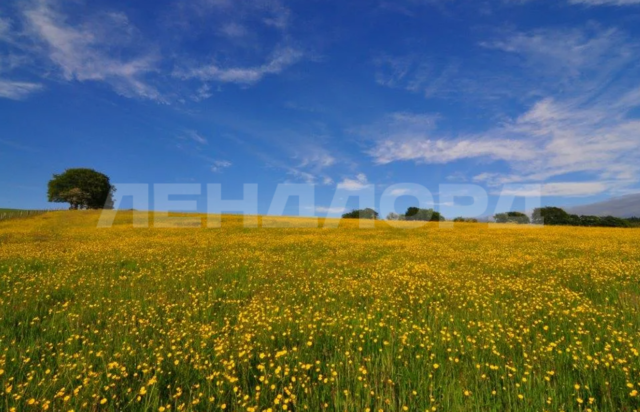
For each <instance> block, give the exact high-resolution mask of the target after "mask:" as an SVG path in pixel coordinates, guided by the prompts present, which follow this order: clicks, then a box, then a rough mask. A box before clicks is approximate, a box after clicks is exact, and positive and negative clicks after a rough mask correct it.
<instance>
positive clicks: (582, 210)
mask: <svg viewBox="0 0 640 412" xmlns="http://www.w3.org/2000/svg"><path fill="white" fill-rule="evenodd" d="M566 210H567V212H569V213H572V214H575V215H589V216H615V217H633V216H638V217H640V193H634V194H632V195H627V196H622V197H615V198H613V199H609V200H605V201H602V202H597V203H591V204H589V205H582V206H575V207H572V208H567V209H566Z"/></svg>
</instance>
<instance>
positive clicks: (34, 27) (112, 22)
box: [23, 0, 163, 101]
mask: <svg viewBox="0 0 640 412" xmlns="http://www.w3.org/2000/svg"><path fill="white" fill-rule="evenodd" d="M61 7H62V6H61V4H60V3H58V2H57V1H45V0H37V1H34V2H30V3H27V5H26V6H24V9H23V14H24V17H25V30H26V32H27V33H28V34H29V35H30V37H31V38H32V39H34V40H36V41H38V42H39V44H40V46H41V50H42V53H43V54H44V56H46V57H47V58H48V59H49V60H50V61H51V62H53V63H54V64H55V65H56V66H57V67H58V68H59V69H60V70H61V72H62V76H63V77H64V78H65V79H66V80H77V81H81V82H83V81H103V82H106V83H108V84H110V85H111V86H112V88H113V89H114V90H115V91H116V92H117V93H119V94H121V95H123V96H126V97H139V98H145V99H151V100H157V101H161V100H163V97H162V96H161V94H160V92H159V91H158V90H157V89H156V88H155V87H154V86H152V85H150V84H148V83H147V82H146V81H145V75H147V74H149V73H152V72H155V71H156V70H157V66H156V65H157V60H158V58H157V56H156V55H155V54H153V53H151V54H149V53H147V54H141V53H139V52H138V50H140V47H139V46H140V45H139V44H138V43H137V42H136V36H135V32H136V30H135V28H134V27H133V26H132V25H131V24H130V22H129V20H128V19H127V17H126V15H124V14H121V13H103V14H100V15H98V16H96V17H94V18H85V19H83V20H82V21H81V22H78V23H75V22H74V23H71V22H70V21H69V19H68V17H67V16H66V15H65V14H64V13H63V12H62V11H61ZM123 55H131V57H127V58H125V57H120V56H123Z"/></svg>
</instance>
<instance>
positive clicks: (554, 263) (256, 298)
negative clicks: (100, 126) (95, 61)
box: [0, 211, 640, 411]
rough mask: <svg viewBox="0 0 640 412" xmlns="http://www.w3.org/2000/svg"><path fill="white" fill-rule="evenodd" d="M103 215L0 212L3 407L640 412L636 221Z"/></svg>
mask: <svg viewBox="0 0 640 412" xmlns="http://www.w3.org/2000/svg"><path fill="white" fill-rule="evenodd" d="M98 214H99V212H85V211H83V212H57V213H51V214H46V215H42V216H37V217H34V218H32V219H26V220H20V221H7V222H0V245H1V247H0V348H4V350H3V351H2V352H0V388H2V389H4V391H2V395H0V409H2V410H9V409H10V408H11V407H16V408H17V410H30V409H29V408H42V407H44V406H48V407H49V410H63V409H64V410H70V409H75V410H85V409H88V410H114V411H115V410H127V411H139V410H149V411H157V410H160V408H168V407H169V406H170V407H171V410H177V409H179V408H183V410H202V411H204V410H221V408H222V407H223V405H224V407H225V408H226V410H227V411H229V410H243V411H247V410H251V408H254V407H256V408H257V409H256V410H267V409H268V408H273V410H283V409H284V408H283V405H286V406H287V410H309V411H320V410H336V411H337V410H339V411H345V410H346V411H363V410H366V409H367V408H371V410H374V411H378V410H383V411H401V410H403V408H405V407H406V408H407V410H410V411H418V410H420V411H424V410H431V409H432V408H436V410H449V411H461V410H465V411H467V410H478V411H480V410H481V411H504V410H518V411H542V410H565V411H578V410H585V409H586V408H587V407H589V408H591V409H593V410H599V411H614V410H627V411H631V410H636V409H638V408H639V407H640V404H639V403H638V396H631V394H632V393H633V391H634V390H636V389H637V387H638V385H640V372H639V369H640V360H639V358H638V349H640V348H639V344H638V342H640V317H638V315H637V314H638V310H639V306H638V304H639V302H640V282H639V280H640V249H639V248H637V245H638V243H640V242H639V241H640V231H638V230H618V229H589V228H560V227H555V228H553V227H550V228H543V229H531V230H527V229H518V230H509V229H507V228H506V226H502V227H501V228H500V229H489V228H488V227H487V225H483V224H457V225H456V226H455V228H454V229H440V228H438V226H437V225H436V224H429V225H428V226H427V227H425V228H422V229H415V230H400V229H391V228H389V227H388V226H386V224H384V223H382V222H379V223H378V224H377V228H376V229H357V228H356V226H355V225H356V224H357V222H353V221H352V222H346V223H344V224H343V225H342V227H341V228H339V229H335V230H330V229H318V228H295V227H288V228H279V229H264V228H260V229H246V228H243V227H242V225H241V217H237V216H229V217H225V221H224V223H223V227H222V228H221V229H199V228H182V229H148V228H143V229H134V228H132V227H131V223H130V220H128V218H127V216H130V214H127V213H120V214H119V218H118V220H117V222H116V225H115V226H114V227H113V228H111V229H96V228H95V226H96V219H97V216H98ZM276 221H277V222H278V223H279V224H280V225H282V226H294V225H295V224H296V223H297V222H299V221H297V220H295V219H276ZM627 385H631V386H632V387H628V386H627ZM634 388H636V389H634ZM74 390H75V392H74ZM31 399H33V404H34V405H35V406H28V404H29V402H31ZM65 399H66V400H65ZM581 402H582V403H581ZM590 402H592V403H591V404H590Z"/></svg>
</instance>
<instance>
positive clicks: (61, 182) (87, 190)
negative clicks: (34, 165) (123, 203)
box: [48, 169, 115, 210]
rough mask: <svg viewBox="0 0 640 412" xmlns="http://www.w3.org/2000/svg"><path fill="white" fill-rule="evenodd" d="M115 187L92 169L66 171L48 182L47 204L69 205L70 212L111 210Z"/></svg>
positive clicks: (105, 177) (106, 178) (107, 178)
mask: <svg viewBox="0 0 640 412" xmlns="http://www.w3.org/2000/svg"><path fill="white" fill-rule="evenodd" d="M113 192H115V187H114V186H113V185H112V184H111V182H110V181H109V177H108V176H106V175H104V174H102V173H100V172H96V171H95V170H93V169H67V170H65V172H64V173H62V174H59V175H53V179H51V180H50V181H49V190H48V198H49V202H61V203H69V209H70V210H77V209H113Z"/></svg>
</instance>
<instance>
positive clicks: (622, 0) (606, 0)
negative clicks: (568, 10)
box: [569, 0, 640, 6]
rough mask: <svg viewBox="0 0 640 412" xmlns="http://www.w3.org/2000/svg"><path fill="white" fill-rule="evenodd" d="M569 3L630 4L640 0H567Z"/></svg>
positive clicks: (596, 4) (638, 2)
mask: <svg viewBox="0 0 640 412" xmlns="http://www.w3.org/2000/svg"><path fill="white" fill-rule="evenodd" d="M569 3H570V4H584V5H587V6H632V5H635V4H640V0H569Z"/></svg>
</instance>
